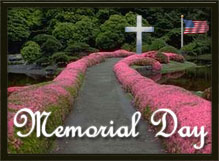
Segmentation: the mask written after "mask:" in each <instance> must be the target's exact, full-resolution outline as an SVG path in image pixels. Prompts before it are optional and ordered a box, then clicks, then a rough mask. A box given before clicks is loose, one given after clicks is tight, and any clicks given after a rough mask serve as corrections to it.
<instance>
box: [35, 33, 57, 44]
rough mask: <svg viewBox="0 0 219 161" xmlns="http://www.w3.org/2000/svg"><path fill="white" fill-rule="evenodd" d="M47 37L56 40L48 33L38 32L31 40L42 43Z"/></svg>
mask: <svg viewBox="0 0 219 161" xmlns="http://www.w3.org/2000/svg"><path fill="white" fill-rule="evenodd" d="M48 39H53V40H57V39H56V38H55V37H54V36H52V35H48V34H39V35H36V36H35V37H34V38H33V39H32V40H33V41H35V42H37V43H38V44H39V45H42V44H43V43H44V42H46V41H47V40H48Z"/></svg>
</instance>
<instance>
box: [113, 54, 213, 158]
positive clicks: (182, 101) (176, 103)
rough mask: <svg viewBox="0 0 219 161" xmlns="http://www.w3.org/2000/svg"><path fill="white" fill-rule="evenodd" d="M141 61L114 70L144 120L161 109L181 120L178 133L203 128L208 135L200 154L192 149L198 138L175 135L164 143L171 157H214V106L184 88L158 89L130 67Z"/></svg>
mask: <svg viewBox="0 0 219 161" xmlns="http://www.w3.org/2000/svg"><path fill="white" fill-rule="evenodd" d="M146 54H147V53H146ZM146 54H145V55H146ZM143 55H144V54H143ZM140 57H141V55H134V56H129V57H127V58H124V59H122V60H121V61H119V62H118V63H117V64H116V65H115V66H114V72H115V74H116V76H117V78H118V80H119V82H120V83H121V84H122V86H123V87H124V88H125V89H126V90H128V91H129V92H131V93H132V95H133V97H134V102H135V105H136V107H137V108H138V109H139V111H140V112H142V114H143V115H144V116H145V118H146V119H149V117H150V116H151V113H152V112H153V111H155V110H157V109H159V108H169V109H171V110H172V111H173V112H174V113H175V114H176V115H177V117H178V130H179V129H180V128H181V127H182V126H190V127H191V128H193V127H194V126H198V128H199V129H200V127H201V126H204V127H205V130H206V131H207V132H208V135H207V137H206V139H205V143H206V144H205V146H204V147H203V148H202V149H200V150H196V149H195V148H194V147H193V144H195V143H199V141H200V140H199V138H194V137H191V138H182V137H180V136H179V135H176V134H174V135H173V136H171V137H170V138H165V139H163V141H164V143H165V145H166V147H167V150H168V151H169V152H171V153H208V154H209V153H211V145H212V144H211V143H212V139H211V103H210V102H209V101H207V100H205V99H202V98H201V97H198V96H196V95H194V94H192V93H191V92H189V91H187V90H185V89H183V88H180V87H176V86H172V85H159V84H157V83H155V82H154V81H153V80H151V79H149V78H146V77H143V76H141V75H140V74H139V73H138V72H137V71H135V70H134V69H132V68H130V67H129V65H131V64H132V63H133V62H135V61H136V60H137V59H138V58H140ZM172 129H173V122H172V120H170V119H169V121H168V128H167V132H170V131H172Z"/></svg>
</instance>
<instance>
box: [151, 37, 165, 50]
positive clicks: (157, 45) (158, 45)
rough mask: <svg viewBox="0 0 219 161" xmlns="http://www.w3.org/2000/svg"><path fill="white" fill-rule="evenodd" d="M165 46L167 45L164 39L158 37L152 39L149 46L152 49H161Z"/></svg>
mask: <svg viewBox="0 0 219 161" xmlns="http://www.w3.org/2000/svg"><path fill="white" fill-rule="evenodd" d="M164 46H166V43H165V41H164V40H162V39H156V40H154V41H152V43H151V45H150V47H149V48H150V50H159V49H161V48H163V47H164Z"/></svg>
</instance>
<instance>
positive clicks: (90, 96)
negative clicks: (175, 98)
mask: <svg viewBox="0 0 219 161" xmlns="http://www.w3.org/2000/svg"><path fill="white" fill-rule="evenodd" d="M119 60H120V59H119V58H110V59H107V60H106V61H105V62H103V63H100V64H98V65H95V66H93V67H91V68H89V69H88V70H87V73H86V76H85V79H84V83H83V85H82V87H81V89H80V93H79V96H78V98H77V101H76V103H75V104H74V106H73V110H72V112H71V113H70V114H69V116H68V117H67V119H66V121H65V124H64V126H79V125H80V126H81V127H82V128H84V129H85V128H87V127H89V126H91V125H95V126H96V127H99V126H101V125H102V126H104V125H105V126H109V121H110V120H113V121H114V124H115V127H116V128H117V127H119V126H124V125H127V126H129V127H130V123H131V117H132V114H133V113H134V112H135V111H136V109H135V108H134V107H133V106H132V104H131V98H130V96H128V94H126V93H125V92H124V91H123V89H122V87H121V86H120V84H119V83H118V81H117V79H116V77H115V75H114V73H113V70H112V68H113V65H114V64H115V63H116V62H117V61H119ZM138 131H139V132H140V135H139V136H138V137H137V138H122V139H121V138H102V137H98V138H92V139H91V138H61V139H57V140H56V143H55V146H54V150H53V151H52V153H59V154H110V153H113V154H116V153H117V154H156V153H163V151H164V150H163V147H162V145H161V143H160V141H159V140H158V139H155V137H154V135H155V134H154V133H152V132H150V130H149V128H148V124H147V122H146V121H144V120H140V122H139V124H138Z"/></svg>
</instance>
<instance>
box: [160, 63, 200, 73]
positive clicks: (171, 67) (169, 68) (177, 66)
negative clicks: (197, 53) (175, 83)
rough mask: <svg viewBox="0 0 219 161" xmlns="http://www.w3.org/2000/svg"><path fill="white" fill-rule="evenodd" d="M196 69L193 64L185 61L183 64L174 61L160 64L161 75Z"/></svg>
mask: <svg viewBox="0 0 219 161" xmlns="http://www.w3.org/2000/svg"><path fill="white" fill-rule="evenodd" d="M192 67H197V65H196V64H195V63H192V62H188V61H185V62H184V63H179V62H176V61H170V63H168V64H162V69H161V73H170V72H176V71H181V70H185V69H188V68H192Z"/></svg>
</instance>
